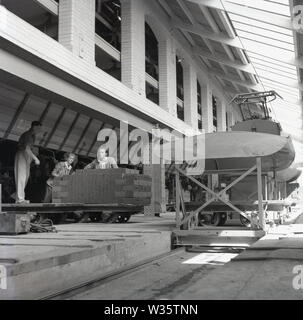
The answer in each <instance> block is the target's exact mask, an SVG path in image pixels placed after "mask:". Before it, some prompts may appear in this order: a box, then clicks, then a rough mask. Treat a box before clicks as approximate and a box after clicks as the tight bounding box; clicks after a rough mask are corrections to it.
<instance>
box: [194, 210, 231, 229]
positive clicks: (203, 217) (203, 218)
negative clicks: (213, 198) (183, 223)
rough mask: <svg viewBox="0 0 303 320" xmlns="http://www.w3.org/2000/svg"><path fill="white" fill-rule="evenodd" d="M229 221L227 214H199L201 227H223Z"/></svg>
mask: <svg viewBox="0 0 303 320" xmlns="http://www.w3.org/2000/svg"><path fill="white" fill-rule="evenodd" d="M226 220H227V214H226V213H225V212H214V213H213V214H211V213H204V214H201V213H200V214H199V225H213V226H223V225H224V224H225V222H226Z"/></svg>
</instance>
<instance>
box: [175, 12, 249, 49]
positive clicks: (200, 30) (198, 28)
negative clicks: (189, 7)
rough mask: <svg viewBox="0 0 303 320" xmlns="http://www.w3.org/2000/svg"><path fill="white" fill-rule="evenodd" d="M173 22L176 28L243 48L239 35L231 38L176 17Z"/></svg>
mask: <svg viewBox="0 0 303 320" xmlns="http://www.w3.org/2000/svg"><path fill="white" fill-rule="evenodd" d="M172 24H173V26H174V27H175V28H179V29H181V30H185V31H188V32H191V33H194V34H197V35H199V36H201V37H203V38H207V39H210V40H213V41H217V42H221V43H224V44H227V45H229V46H232V47H236V48H241V49H242V48H243V47H242V43H241V41H240V40H239V38H238V37H236V38H234V39H231V38H229V37H227V36H226V35H224V34H223V33H219V34H216V33H214V32H208V31H206V30H205V28H204V27H203V26H202V25H198V24H195V25H191V24H187V23H183V22H181V21H180V20H179V19H176V18H174V19H173V20H172Z"/></svg>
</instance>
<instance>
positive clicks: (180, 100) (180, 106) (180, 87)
mask: <svg viewBox="0 0 303 320" xmlns="http://www.w3.org/2000/svg"><path fill="white" fill-rule="evenodd" d="M176 72H177V81H176V82H177V117H178V118H179V119H180V120H183V121H184V84H183V67H182V59H181V58H179V57H178V56H176Z"/></svg>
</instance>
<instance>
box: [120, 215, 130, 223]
mask: <svg viewBox="0 0 303 320" xmlns="http://www.w3.org/2000/svg"><path fill="white" fill-rule="evenodd" d="M117 214H118V221H117V222H119V223H126V222H127V221H128V220H129V219H130V217H131V214H130V213H117Z"/></svg>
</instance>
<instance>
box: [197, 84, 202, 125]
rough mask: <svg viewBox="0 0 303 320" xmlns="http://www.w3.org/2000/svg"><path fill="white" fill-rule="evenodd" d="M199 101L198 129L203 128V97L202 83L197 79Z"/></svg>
mask: <svg viewBox="0 0 303 320" xmlns="http://www.w3.org/2000/svg"><path fill="white" fill-rule="evenodd" d="M197 102H198V108H197V112H198V129H199V130H202V98H201V85H200V82H199V81H197Z"/></svg>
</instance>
